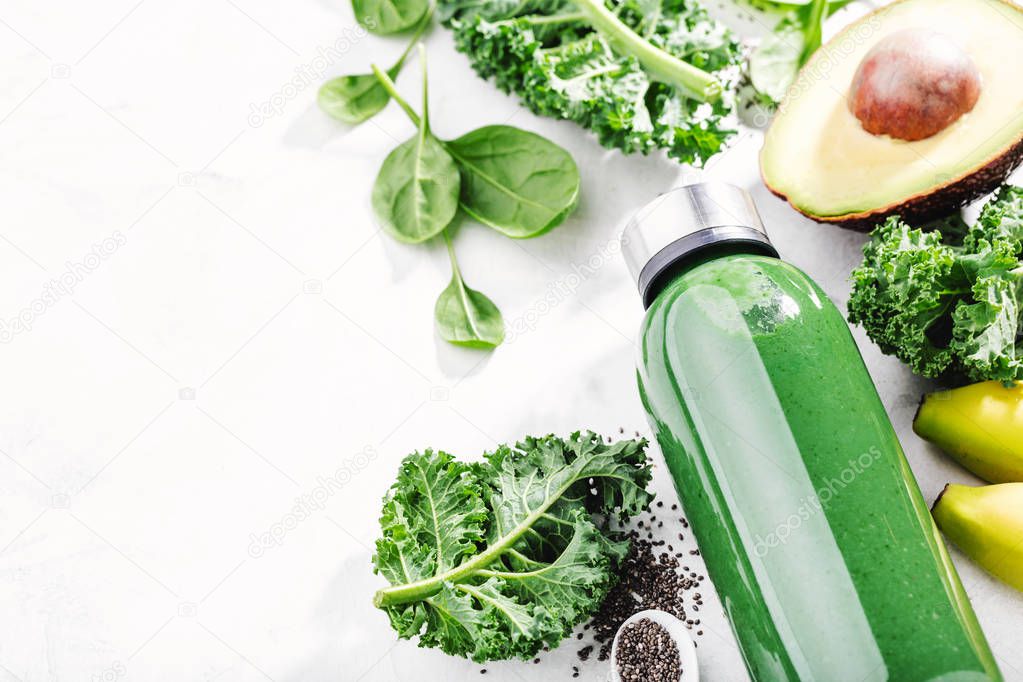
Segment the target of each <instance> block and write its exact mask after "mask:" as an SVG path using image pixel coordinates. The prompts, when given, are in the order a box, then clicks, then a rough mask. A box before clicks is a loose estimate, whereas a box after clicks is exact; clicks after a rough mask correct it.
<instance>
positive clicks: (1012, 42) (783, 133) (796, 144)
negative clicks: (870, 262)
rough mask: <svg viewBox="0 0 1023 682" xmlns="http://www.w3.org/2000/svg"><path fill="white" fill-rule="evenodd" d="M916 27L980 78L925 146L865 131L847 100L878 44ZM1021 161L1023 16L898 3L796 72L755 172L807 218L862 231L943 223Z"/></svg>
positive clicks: (996, 2)
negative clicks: (955, 49)
mask: <svg viewBox="0 0 1023 682" xmlns="http://www.w3.org/2000/svg"><path fill="white" fill-rule="evenodd" d="M917 28H926V29H930V30H933V31H937V32H939V33H942V34H944V35H947V36H949V37H951V38H952V39H953V40H954V41H955V42H956V44H957V45H959V46H960V47H961V48H962V50H963V51H964V52H965V53H966V54H967V55H968V56H969V57H970V58H971V59H972V61H973V63H974V64H975V65H976V67H977V70H978V71H979V72H980V76H981V91H980V96H979V98H978V99H977V101H976V104H975V105H974V106H973V108H972V110H970V111H969V112H968V113H965V114H963V115H962V116H961V117H960V118H959V119H958V120H956V121H954V122H953V123H951V124H950V125H949V126H948V127H947V128H945V129H944V130H942V131H941V132H938V133H937V134H934V135H932V136H930V137H927V138H925V139H921V140H916V141H913V142H907V141H905V140H900V139H895V138H892V137H889V136H888V135H875V134H872V133H869V132H867V131H866V130H864V128H863V126H862V125H861V123H860V121H859V119H857V118H856V116H854V115H853V113H852V112H851V111H850V107H849V105H848V102H847V99H848V96H849V90H850V86H851V84H852V81H853V77H854V75H855V74H856V71H857V68H858V67H859V65H860V62H861V61H863V58H864V56H865V55H866V54H867V53H868V52H869V51H870V50H871V48H872V47H873V46H875V45H876V44H877V43H878V41H880V40H882V39H884V38H886V37H887V36H890V35H891V34H893V33H895V32H897V31H903V30H905V29H917ZM896 40H897V39H896ZM1021 160H1023V9H1021V8H1020V7H1018V6H1017V5H1015V4H1012V3H1011V2H1007V1H1004V0H898V1H897V2H895V3H893V4H891V5H888V6H886V7H882V8H881V9H879V10H877V11H875V12H872V13H871V14H868V15H867V16H865V17H863V18H861V19H860V20H858V21H856V22H855V23H853V24H850V25H849V26H847V27H846V28H845V29H844V30H843V31H842V32H841V33H839V34H838V35H836V36H835V37H834V38H833V39H832V40H831V41H829V42H828V43H827V44H826V45H824V46H823V47H821V48H820V49H819V50H818V51H817V52H816V53H815V54H814V56H813V57H812V58H811V59H810V61H808V62H807V63H806V65H805V66H804V67H803V68H802V69H801V70H800V72H799V75H798V76H797V77H796V80H795V82H794V83H793V85H792V87H791V88H789V91H788V93H787V94H786V96H785V99H784V101H783V102H782V103H781V105H780V106H779V108H778V113H777V114H776V116H775V118H774V121H773V122H772V123H771V127H770V128H769V129H768V131H767V135H766V136H765V139H764V146H763V149H762V150H761V152H760V173H761V176H762V177H763V180H764V183H765V184H766V185H767V187H768V189H770V190H771V191H772V192H773V193H775V194H776V195H778V196H779V197H781V198H783V199H786V200H787V201H788V202H789V203H790V204H792V206H793V207H795V208H796V209H797V210H798V211H800V212H801V213H803V214H805V215H807V216H809V217H810V218H813V219H814V220H817V221H819V222H828V223H835V224H838V225H840V226H842V227H848V228H851V229H857V230H869V229H871V228H873V227H874V225H876V224H877V223H878V222H880V221H881V220H883V219H884V218H886V217H887V216H889V215H893V214H899V215H902V216H903V217H904V218H905V219H907V220H911V221H912V220H928V219H931V218H934V217H938V216H941V215H945V214H947V213H949V212H951V211H953V210H955V209H957V208H959V207H961V206H963V205H965V204H967V203H969V202H971V201H973V200H974V199H977V198H978V197H980V196H983V195H984V194H987V193H988V192H991V191H992V190H994V189H995V188H996V187H997V186H998V185H999V184H1000V183H1001V182H1003V181H1004V180H1005V178H1006V176H1007V175H1008V174H1009V173H1010V172H1012V170H1013V169H1014V168H1015V167H1016V166H1017V165H1018V164H1019V162H1020V161H1021Z"/></svg>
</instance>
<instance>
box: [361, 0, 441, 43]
mask: <svg viewBox="0 0 1023 682" xmlns="http://www.w3.org/2000/svg"><path fill="white" fill-rule="evenodd" d="M428 6H429V0H352V9H353V10H355V19H356V21H358V22H359V23H360V24H362V25H363V26H365V27H366V29H368V30H370V31H372V32H373V33H377V34H379V35H390V34H392V33H400V32H401V31H404V30H407V29H409V28H412V27H413V26H415V25H416V22H417V21H419V20H420V19H421V18H422V16H423V15H424V14H426V11H427V8H428Z"/></svg>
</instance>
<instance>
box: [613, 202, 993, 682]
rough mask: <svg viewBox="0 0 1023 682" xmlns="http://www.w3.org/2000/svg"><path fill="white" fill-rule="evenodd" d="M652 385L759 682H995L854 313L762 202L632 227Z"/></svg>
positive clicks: (711, 567)
mask: <svg viewBox="0 0 1023 682" xmlns="http://www.w3.org/2000/svg"><path fill="white" fill-rule="evenodd" d="M622 245H623V252H624V254H625V257H626V261H627V263H628V265H629V267H630V270H631V271H632V273H633V275H634V276H635V278H636V280H637V282H638V284H639V290H640V294H641V296H642V298H643V303H644V305H645V306H646V307H647V308H648V310H647V313H646V317H645V318H644V321H643V327H642V334H641V339H640V358H639V369H638V375H639V387H640V393H641V395H642V398H643V403H644V406H645V407H646V410H647V413H648V414H649V417H650V422H651V425H652V426H653V428H654V430H655V432H656V436H657V441H658V442H659V443H660V446H661V450H662V452H663V453H664V458H665V461H666V463H667V465H668V469H669V470H670V472H671V475H672V478H673V479H674V482H675V487H676V489H677V491H678V494H679V496H680V498H681V500H682V502H683V505H684V507H685V511H686V514H687V516H688V518H689V520H690V521H691V524H692V528H693V531H694V532H695V534H696V539H697V541H698V542H699V546H700V550H701V553H702V555H703V558H704V560H705V562H706V565H707V570H708V572H709V574H710V578H711V579H712V581H713V582H714V585H715V587H716V588H717V592H718V594H719V596H720V598H721V603H722V604H723V606H724V608H725V611H726V613H727V615H728V618H729V620H730V621H731V625H732V629H733V631H734V632H735V636H736V639H737V640H738V642H739V646H740V648H741V650H742V654H743V658H744V660H745V662H746V667H747V669H748V670H749V673H750V675H751V677H752V678H753V679H754V680H818V681H820V682H872V681H875V680H876V681H878V682H880V681H882V680H893V681H899V682H915V681H923V680H944V681H947V682H968V681H972V680H1001V679H1002V678H1001V675H1000V673H999V671H998V668H997V666H996V665H995V662H994V659H993V657H992V655H991V651H990V649H989V648H988V644H987V641H986V640H985V638H984V634H983V632H982V631H981V629H980V626H979V625H978V623H977V618H976V616H975V615H974V613H973V609H972V608H971V606H970V603H969V601H968V599H967V597H966V594H965V592H964V591H963V587H962V585H961V584H960V582H959V577H958V575H957V574H956V571H955V568H954V567H953V566H952V562H951V560H950V559H949V556H948V553H947V552H946V550H945V546H944V544H943V543H942V540H941V538H940V536H939V535H938V531H937V530H936V529H935V527H934V524H933V522H932V521H931V517H930V514H929V513H928V509H927V506H926V505H925V503H924V500H923V498H922V496H921V494H920V489H919V488H918V487H917V484H916V481H915V480H914V478H913V474H912V472H911V471H910V469H909V466H908V465H907V463H906V459H905V456H904V455H903V453H902V448H901V446H900V445H899V441H898V439H897V437H896V435H895V431H894V430H893V428H892V425H891V423H890V422H889V420H888V415H887V414H886V413H885V409H884V406H883V405H882V404H881V400H880V399H879V398H878V395H877V390H876V389H875V388H874V384H873V383H872V381H871V379H870V376H869V375H868V373H867V370H866V367H865V366H864V364H863V360H862V359H861V357H860V354H859V351H858V349H857V348H856V344H855V342H854V341H853V338H852V335H851V334H850V333H849V328H848V326H847V325H846V322H845V320H844V319H843V317H842V315H841V313H840V312H839V311H838V309H837V308H836V307H835V305H834V304H833V303H832V302H831V301H830V300H829V299H828V297H827V295H826V294H825V293H824V292H823V291H822V290H821V288H820V287H818V286H817V285H816V284H815V283H814V282H813V281H812V280H810V278H809V277H807V276H806V275H805V274H803V273H802V272H801V271H799V270H798V269H796V268H794V267H792V266H791V265H789V264H787V263H785V262H783V261H781V260H779V259H778V254H777V252H776V251H775V249H774V247H772V246H771V243H770V241H769V240H768V238H767V234H766V233H765V231H764V228H763V225H762V224H761V222H760V218H759V216H758V214H757V211H756V208H755V207H754V206H753V203H752V200H751V199H750V198H749V196H748V195H747V194H746V193H745V192H744V191H743V190H741V189H739V188H737V187H732V186H730V185H725V184H716V183H704V184H696V185H690V186H687V187H682V188H679V189H676V190H673V191H671V192H668V193H667V194H664V195H662V196H661V197H659V198H658V199H657V200H655V201H653V202H652V203H650V204H649V205H648V206H646V207H645V208H644V209H643V210H642V211H640V213H639V214H638V215H637V216H636V217H635V218H634V219H633V220H632V221H631V222H630V224H629V226H628V227H627V228H626V230H625V232H624V233H623V236H622Z"/></svg>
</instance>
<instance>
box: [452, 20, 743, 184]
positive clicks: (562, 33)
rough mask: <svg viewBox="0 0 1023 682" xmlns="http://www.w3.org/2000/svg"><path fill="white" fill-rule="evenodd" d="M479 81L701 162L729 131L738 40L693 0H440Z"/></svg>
mask: <svg viewBox="0 0 1023 682" xmlns="http://www.w3.org/2000/svg"><path fill="white" fill-rule="evenodd" d="M439 14H440V16H441V17H442V20H443V21H444V22H445V24H446V25H447V26H449V27H450V28H451V29H452V30H453V32H454V37H455V45H456V47H457V48H458V50H460V51H461V52H464V53H465V54H466V55H468V57H469V60H470V62H471V64H472V67H473V69H475V70H476V72H477V73H478V74H479V75H480V76H481V77H483V78H492V79H494V81H495V83H496V84H497V86H498V87H499V88H500V89H502V90H504V91H505V92H509V93H512V94H515V95H517V96H518V97H519V98H520V99H521V101H522V102H523V104H525V105H526V106H527V107H529V108H530V109H531V110H532V111H533V112H534V113H537V114H540V115H544V116H551V117H553V118H559V119H568V120H572V121H575V122H576V123H578V124H579V125H581V126H583V127H585V128H587V129H589V130H592V131H593V132H594V133H595V134H596V135H597V138H598V139H599V141H600V143H601V144H602V145H604V146H605V147H608V148H613V149H620V150H621V151H623V152H626V153H630V152H641V153H643V154H647V153H649V152H651V151H654V150H656V149H664V150H665V151H666V152H667V153H668V155H669V156H670V157H672V158H675V159H677V160H679V161H681V162H684V163H691V164H693V165H701V164H703V163H704V162H705V161H706V160H707V159H708V158H709V157H710V156H713V155H714V154H715V153H717V152H718V151H720V150H721V148H722V147H723V146H724V145H725V144H726V142H727V141H728V139H729V138H731V137H732V136H733V135H734V133H735V129H734V127H733V126H734V120H733V117H732V109H733V99H734V98H733V96H732V93H731V92H729V89H730V88H731V87H732V85H733V83H734V80H735V78H736V76H737V68H735V67H736V65H737V64H738V62H739V46H738V43H737V42H736V41H735V39H734V38H733V37H732V35H731V33H729V32H728V30H727V29H725V28H724V27H723V26H722V25H720V24H718V23H717V22H715V21H713V20H711V19H710V18H709V16H708V15H707V13H706V11H705V10H704V9H703V8H702V7H700V6H699V5H697V4H696V2H695V0H623V1H622V2H618V3H613V2H612V3H611V4H610V5H605V4H604V2H603V0H525V1H524V2H506V1H504V0H498V1H494V2H486V1H484V0H477V1H476V2H472V1H470V0H441V2H440V9H439Z"/></svg>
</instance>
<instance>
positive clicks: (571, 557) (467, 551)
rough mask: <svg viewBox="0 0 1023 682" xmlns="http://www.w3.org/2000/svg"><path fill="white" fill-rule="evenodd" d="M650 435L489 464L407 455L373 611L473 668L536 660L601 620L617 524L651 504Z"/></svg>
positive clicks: (519, 450) (389, 499) (621, 544)
mask: <svg viewBox="0 0 1023 682" xmlns="http://www.w3.org/2000/svg"><path fill="white" fill-rule="evenodd" d="M645 448H646V441H644V440H622V441H618V442H616V443H607V442H605V441H604V440H603V439H601V437H600V436H598V435H596V434H593V433H582V434H580V433H575V434H572V436H570V437H569V438H567V439H561V438H556V437H554V436H547V437H543V438H526V439H525V440H524V441H523V442H521V443H519V444H518V445H516V446H515V447H509V446H505V445H502V446H500V447H499V448H497V450H495V451H494V452H491V453H487V454H486V455H485V456H484V460H483V461H482V462H479V463H473V464H468V463H463V462H459V461H458V460H456V459H455V458H454V457H452V456H451V455H449V454H447V453H444V452H435V451H433V450H426V451H424V452H422V453H420V452H416V453H413V454H411V455H409V456H407V457H406V458H405V459H404V460H403V461H402V463H401V467H400V469H399V471H398V478H397V481H396V482H395V483H394V485H393V486H392V487H391V489H390V490H389V491H388V493H387V495H386V496H385V497H384V505H383V513H382V514H381V517H380V526H381V529H382V531H383V533H382V537H381V538H380V539H378V540H377V543H376V554H375V555H374V557H373V562H374V570H375V571H376V572H377V573H379V574H381V575H383V576H384V577H385V578H386V579H387V580H388V582H390V583H391V586H390V587H387V588H384V589H382V590H380V591H379V592H377V593H376V595H375V596H374V598H373V603H374V604H375V605H376V606H377V607H379V608H382V609H384V610H385V611H386V612H387V615H388V617H389V618H390V621H391V625H392V626H393V627H394V629H395V630H396V631H397V632H398V635H399V636H400V637H403V638H410V637H413V636H416V635H418V636H419V644H420V646H424V647H436V648H439V649H441V650H442V651H444V652H446V653H448V654H453V655H457V656H465V657H468V658H472V659H473V660H475V661H480V662H482V661H490V660H498V659H506V658H514V657H518V658H529V657H532V656H534V655H535V654H536V652H537V651H539V650H540V649H541V648H542V647H543V646H545V645H546V646H551V647H553V646H556V645H557V644H558V643H559V642H560V641H561V640H562V639H564V638H565V637H566V636H568V635H569V634H570V633H571V631H572V628H573V627H575V626H576V625H577V624H579V623H580V622H582V621H583V620H584V619H585V618H587V617H588V616H589V615H591V614H592V613H593V612H594V611H595V610H596V608H597V606H599V604H600V603H601V601H602V600H603V598H604V597H605V595H606V594H607V591H608V590H609V589H610V588H611V586H612V585H613V583H614V581H615V574H614V569H615V568H616V567H617V565H618V564H619V563H620V562H621V560H622V558H623V557H624V556H625V554H626V551H627V549H628V542H627V540H626V539H624V538H622V537H620V536H618V535H617V534H615V533H612V532H611V531H610V530H609V528H608V523H609V519H610V518H611V517H612V516H617V517H618V518H620V519H624V518H627V517H628V516H630V515H634V514H638V513H639V512H641V511H642V510H643V509H645V508H646V507H647V506H648V505H649V503H650V500H651V499H652V495H651V494H650V493H648V492H647V491H646V486H647V484H648V483H649V481H650V465H649V463H648V461H647V458H646V454H645Z"/></svg>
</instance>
